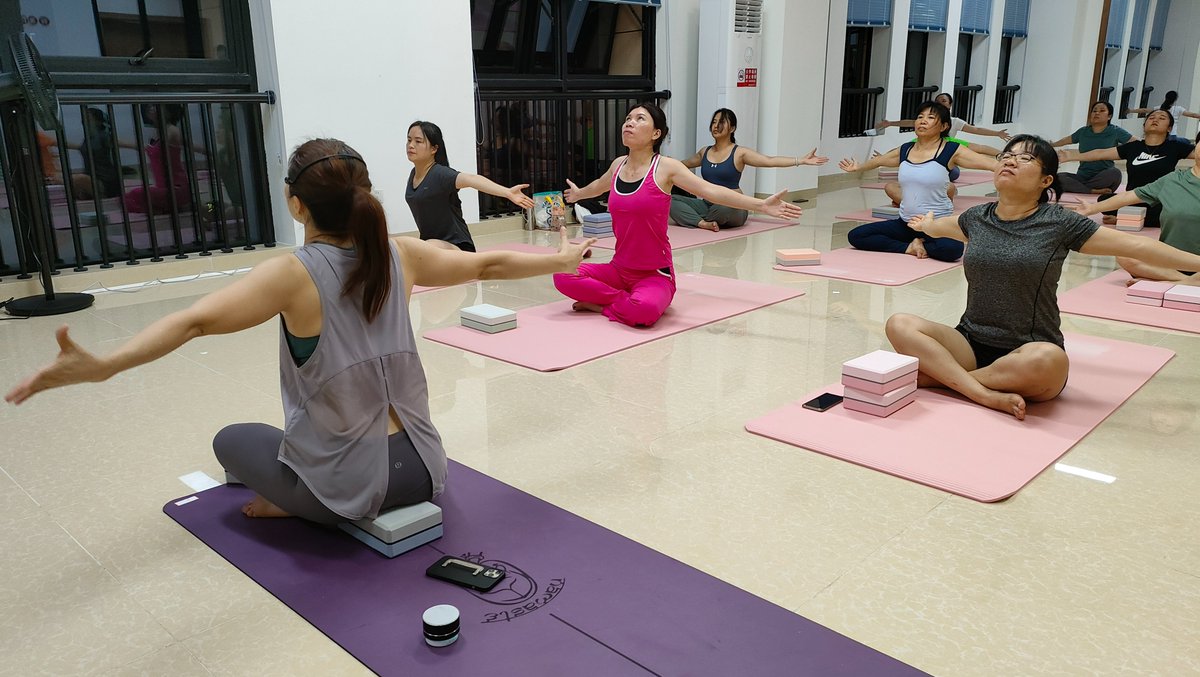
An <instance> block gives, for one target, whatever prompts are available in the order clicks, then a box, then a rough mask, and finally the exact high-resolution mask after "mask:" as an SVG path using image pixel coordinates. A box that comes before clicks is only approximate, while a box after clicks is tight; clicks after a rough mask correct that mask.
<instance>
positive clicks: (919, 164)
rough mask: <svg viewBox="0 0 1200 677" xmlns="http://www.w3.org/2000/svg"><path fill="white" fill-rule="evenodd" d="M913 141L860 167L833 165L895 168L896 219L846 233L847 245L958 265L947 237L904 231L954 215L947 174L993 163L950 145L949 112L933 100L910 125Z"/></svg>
mask: <svg viewBox="0 0 1200 677" xmlns="http://www.w3.org/2000/svg"><path fill="white" fill-rule="evenodd" d="M914 124H915V128H916V132H917V140H916V141H912V142H909V143H906V144H904V145H902V146H900V147H899V148H895V149H893V150H892V151H891V152H888V153H885V154H883V155H880V156H877V157H873V158H871V159H870V160H867V161H866V162H864V163H862V164H859V163H858V161H857V160H853V159H846V160H842V161H841V162H840V163H838V167H840V168H841V170H842V171H844V172H862V171H866V170H868V169H874V168H875V167H899V168H900V187H901V191H902V192H903V200H901V202H900V217H899V218H896V219H889V220H887V221H876V222H875V223H864V224H863V225H861V226H859V227H857V228H855V229H854V230H851V231H850V235H849V240H850V245H851V246H852V247H854V248H855V249H864V250H867V251H875V252H894V253H896V254H908V255H909V256H915V257H917V258H919V259H925V258H932V259H937V260H938V261H957V260H958V259H959V258H960V257H962V253H963V247H962V243H960V242H957V241H955V240H953V239H951V238H931V237H927V236H925V235H923V234H922V233H918V232H916V231H914V230H913V229H912V228H909V227H908V221H909V219H912V218H914V217H916V216H920V215H921V214H924V213H926V212H933V214H934V215H935V216H948V215H950V214H952V213H954V202H953V201H952V200H951V198H950V196H949V195H948V194H947V190H948V188H949V187H950V172H951V170H953V169H955V168H957V167H959V166H962V167H967V168H969V169H989V170H990V169H992V168H994V167H995V166H996V160H995V159H994V158H989V157H984V156H982V155H979V154H978V153H975V152H973V151H971V150H970V149H968V148H966V147H964V146H961V145H959V144H957V143H955V142H953V141H951V140H949V138H947V137H948V135H949V133H950V109H948V108H946V107H945V106H943V105H942V104H940V103H937V102H935V101H926V102H925V103H923V104H921V107H920V108H919V109H918V110H917V118H916V120H915V121H914Z"/></svg>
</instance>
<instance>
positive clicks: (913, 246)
mask: <svg viewBox="0 0 1200 677" xmlns="http://www.w3.org/2000/svg"><path fill="white" fill-rule="evenodd" d="M904 253H905V254H908V255H909V256H915V257H917V258H918V259H927V258H929V252H927V251H925V243H924V242H923V241H922V240H921V238H917V239H915V240H913V241H912V242H909V243H908V249H905V250H904Z"/></svg>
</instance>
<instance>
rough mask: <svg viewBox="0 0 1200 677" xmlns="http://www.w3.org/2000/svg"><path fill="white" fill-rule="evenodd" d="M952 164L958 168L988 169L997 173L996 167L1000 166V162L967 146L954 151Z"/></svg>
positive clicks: (951, 159)
mask: <svg viewBox="0 0 1200 677" xmlns="http://www.w3.org/2000/svg"><path fill="white" fill-rule="evenodd" d="M950 162H951V163H952V164H954V165H955V166H958V167H965V168H967V169H986V170H987V171H989V172H994V171H996V167H998V166H1000V161H999V160H997V159H996V158H994V157H988V156H986V155H982V154H980V153H976V152H975V151H973V150H971V149H970V148H967V147H966V146H959V147H958V150H956V151H954V157H952V158H950Z"/></svg>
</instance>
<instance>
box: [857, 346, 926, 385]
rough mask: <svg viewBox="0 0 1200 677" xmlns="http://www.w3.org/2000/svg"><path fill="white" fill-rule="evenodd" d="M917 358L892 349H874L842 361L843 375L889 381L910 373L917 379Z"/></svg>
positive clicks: (879, 381)
mask: <svg viewBox="0 0 1200 677" xmlns="http://www.w3.org/2000/svg"><path fill="white" fill-rule="evenodd" d="M917 364H918V363H917V358H915V357H912V356H911V355H901V354H900V353H894V352H892V351H890V350H874V351H871V352H869V353H867V354H866V355H859V356H858V357H856V358H854V359H851V360H846V361H845V362H843V363H842V375H843V376H853V377H854V378H861V379H866V380H868V381H875V382H876V383H887V382H888V381H891V380H893V379H897V378H900V377H901V376H904V375H905V374H910V375H911V377H912V380H914V381H916V380H917Z"/></svg>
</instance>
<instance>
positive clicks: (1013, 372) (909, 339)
mask: <svg viewBox="0 0 1200 677" xmlns="http://www.w3.org/2000/svg"><path fill="white" fill-rule="evenodd" d="M886 331H887V337H888V340H890V341H891V342H892V346H893V347H894V348H895V349H896V351H897V352H900V353H902V354H904V355H912V356H913V357H916V358H917V359H918V360H920V361H921V366H920V374H919V376H918V380H917V383H918V385H920V386H921V387H924V388H937V387H944V388H950V389H951V390H954V391H956V392H958V393H961V394H963V395H965V396H966V397H968V398H970V399H971V400H972V401H974V402H977V403H979V404H982V405H984V406H985V407H990V408H992V409H995V410H997V411H1003V412H1005V413H1009V414H1012V415H1013V416H1016V417H1017V419H1024V418H1025V403H1026V401H1032V402H1042V401H1045V400H1051V399H1054V398H1055V397H1057V396H1058V394H1059V393H1060V392H1062V389H1063V387H1064V386H1065V385H1066V382H1067V371H1068V368H1069V366H1070V364H1069V361H1068V360H1067V353H1066V352H1065V351H1064V350H1063V349H1062V348H1059V347H1058V346H1056V345H1054V344H1053V343H1047V342H1044V341H1034V342H1031V343H1026V344H1024V345H1022V346H1021V347H1019V348H1017V349H1016V350H1014V351H1012V352H1011V353H1009V354H1007V355H1005V356H1003V357H1001V358H999V359H997V360H996V361H995V362H993V363H992V364H990V365H988V366H987V367H984V368H982V369H977V368H976V364H975V353H974V351H972V350H971V344H970V343H968V342H967V339H966V338H964V337H963V335H962V334H960V333H958V331H957V330H956V329H954V328H953V327H948V326H946V325H944V324H939V323H937V322H932V321H930V320H926V319H924V318H921V317H917V316H916V315H908V314H905V313H897V314H896V315H893V316H891V317H889V318H888V321H887V325H886Z"/></svg>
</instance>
